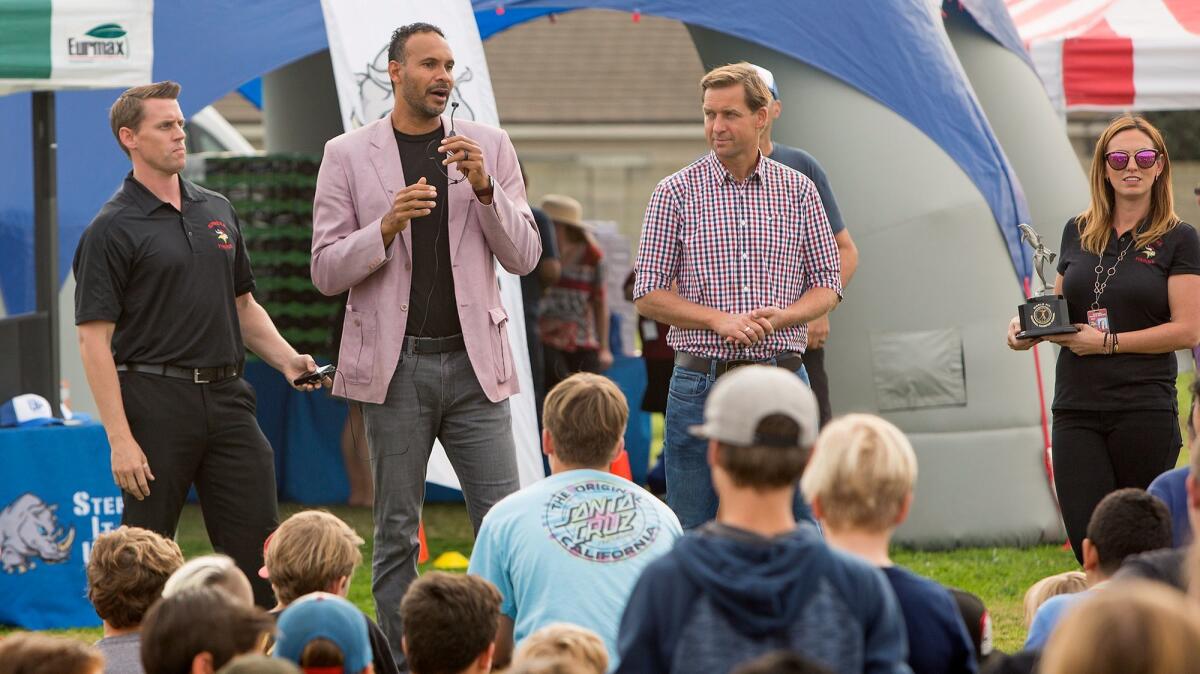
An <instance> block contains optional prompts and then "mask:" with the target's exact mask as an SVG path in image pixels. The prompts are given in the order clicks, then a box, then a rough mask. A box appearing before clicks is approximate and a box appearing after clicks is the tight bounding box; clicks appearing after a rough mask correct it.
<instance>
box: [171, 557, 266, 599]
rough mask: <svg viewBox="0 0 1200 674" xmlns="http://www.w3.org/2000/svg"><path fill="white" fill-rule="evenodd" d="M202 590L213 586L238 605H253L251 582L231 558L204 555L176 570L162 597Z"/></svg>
mask: <svg viewBox="0 0 1200 674" xmlns="http://www.w3.org/2000/svg"><path fill="white" fill-rule="evenodd" d="M199 587H211V588H214V589H216V590H218V591H220V592H223V593H225V596H227V597H230V598H232V599H233V600H234V601H236V602H240V603H244V604H246V605H250V606H252V605H253V604H254V590H253V588H251V587H250V579H249V578H247V577H246V574H245V573H243V572H242V570H241V569H239V568H238V565H237V563H236V562H234V561H233V559H232V558H230V557H229V555H222V554H212V555H201V556H200V557H196V558H195V559H192V560H188V562H187V563H186V564H184V565H183V566H181V567H179V568H178V569H176V570H175V573H172V574H171V577H170V578H168V579H167V582H166V584H165V585H163V591H162V596H163V598H164V599H165V598H167V597H173V596H175V595H177V594H181V593H183V592H186V591H188V590H193V589H196V588H199Z"/></svg>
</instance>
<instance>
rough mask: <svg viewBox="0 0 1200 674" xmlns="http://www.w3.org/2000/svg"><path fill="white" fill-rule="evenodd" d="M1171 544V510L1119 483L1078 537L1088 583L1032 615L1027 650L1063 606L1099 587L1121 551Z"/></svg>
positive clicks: (1041, 643)
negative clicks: (1084, 535)
mask: <svg viewBox="0 0 1200 674" xmlns="http://www.w3.org/2000/svg"><path fill="white" fill-rule="evenodd" d="M1169 547H1171V515H1170V513H1168V512H1167V507H1166V506H1165V505H1163V503H1162V501H1160V500H1158V499H1157V498H1155V497H1153V496H1151V495H1150V494H1148V493H1146V492H1145V491H1143V490H1141V489H1132V488H1130V489H1118V490H1117V491H1114V492H1112V493H1111V494H1109V495H1108V496H1105V497H1104V500H1102V501H1100V504H1099V505H1097V506H1096V510H1095V511H1093V512H1092V519H1091V520H1089V521H1088V527H1087V538H1085V539H1083V570H1084V573H1086V574H1087V584H1088V589H1086V590H1084V591H1083V592H1077V593H1075V594H1060V595H1058V596H1055V597H1051V598H1049V599H1047V600H1046V602H1045V603H1044V604H1042V606H1041V608H1039V609H1038V610H1037V613H1035V614H1034V615H1033V623H1032V624H1030V626H1029V636H1028V637H1026V639H1025V649H1026V650H1037V649H1041V648H1044V647H1045V645H1046V641H1047V640H1048V639H1049V638H1050V633H1051V632H1053V631H1054V628H1055V626H1056V625H1058V622H1059V620H1060V619H1061V618H1062V616H1063V614H1065V613H1066V611H1067V610H1068V609H1069V608H1071V607H1072V606H1074V605H1075V604H1077V603H1079V602H1081V601H1083V600H1084V599H1086V598H1087V597H1088V596H1089V595H1090V594H1091V593H1092V592H1098V591H1100V590H1101V589H1102V588H1103V587H1104V585H1105V583H1107V582H1108V580H1109V579H1110V578H1111V577H1112V576H1113V574H1114V573H1116V572H1117V569H1119V568H1121V563H1122V562H1124V561H1125V558H1126V557H1129V556H1131V555H1136V554H1139V553H1143V552H1149V551H1151V550H1159V549H1162V548H1169Z"/></svg>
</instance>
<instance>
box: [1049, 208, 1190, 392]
mask: <svg viewBox="0 0 1200 674" xmlns="http://www.w3.org/2000/svg"><path fill="white" fill-rule="evenodd" d="M1132 237H1133V233H1132V232H1127V233H1125V234H1124V235H1122V236H1121V237H1119V238H1114V237H1110V238H1109V242H1108V248H1107V249H1105V251H1104V256H1103V261H1102V262H1101V261H1100V256H1098V255H1096V254H1095V253H1091V252H1088V251H1085V250H1083V249H1082V248H1081V247H1080V242H1079V229H1078V227H1077V226H1076V223H1075V219H1074V218H1072V219H1071V220H1069V221H1068V222H1067V225H1066V227H1065V228H1064V229H1063V237H1062V246H1061V248H1060V250H1061V252H1060V253H1059V261H1058V273H1060V274H1062V275H1063V296H1064V297H1066V298H1067V307H1068V310H1069V312H1070V316H1071V322H1072V323H1087V312H1088V309H1089V308H1090V307H1091V305H1092V300H1093V299H1094V298H1095V295H1096V293H1095V283H1096V265H1097V264H1102V265H1103V267H1104V269H1105V270H1106V271H1107V270H1108V268H1109V267H1112V265H1113V263H1114V262H1116V260H1117V256H1118V255H1119V254H1120V252H1121V251H1122V250H1125V248H1126V246H1129V252H1127V253H1126V254H1125V259H1123V260H1122V261H1121V263H1120V264H1119V265H1117V271H1116V273H1115V274H1114V275H1113V276H1112V277H1111V278H1109V280H1108V285H1107V286H1106V287H1105V289H1104V293H1103V294H1102V295H1101V296H1100V307H1101V308H1104V309H1107V310H1108V321H1109V326H1110V329H1111V330H1112V331H1113V332H1115V333H1118V337H1119V336H1120V333H1126V332H1133V331H1135V330H1144V329H1146V328H1152V327H1154V326H1156V325H1162V324H1163V323H1166V322H1168V321H1170V320H1171V306H1170V303H1169V302H1168V298H1167V278H1168V277H1170V276H1174V275H1175V274H1200V238H1197V235H1196V230H1195V229H1193V228H1192V226H1191V225H1189V224H1187V223H1180V224H1179V225H1177V226H1175V227H1173V228H1172V229H1171V230H1170V231H1168V232H1167V233H1166V234H1164V235H1163V236H1162V238H1160V239H1157V240H1156V241H1153V242H1151V243H1150V244H1149V245H1147V246H1144V247H1142V248H1137V247H1135V246H1131V245H1130V243H1131V239H1132ZM1103 279H1104V275H1103V273H1102V274H1101V281H1103ZM1175 376H1176V365H1175V354H1174V353H1117V354H1113V355H1111V356H1104V355H1098V356H1077V355H1075V354H1074V353H1072V352H1071V350H1070V349H1061V350H1060V351H1059V354H1058V366H1057V370H1056V381H1055V386H1054V405H1053V407H1054V409H1063V410H1096V411H1111V410H1127V409H1142V410H1145V409H1154V410H1172V409H1175V405H1176V399H1175Z"/></svg>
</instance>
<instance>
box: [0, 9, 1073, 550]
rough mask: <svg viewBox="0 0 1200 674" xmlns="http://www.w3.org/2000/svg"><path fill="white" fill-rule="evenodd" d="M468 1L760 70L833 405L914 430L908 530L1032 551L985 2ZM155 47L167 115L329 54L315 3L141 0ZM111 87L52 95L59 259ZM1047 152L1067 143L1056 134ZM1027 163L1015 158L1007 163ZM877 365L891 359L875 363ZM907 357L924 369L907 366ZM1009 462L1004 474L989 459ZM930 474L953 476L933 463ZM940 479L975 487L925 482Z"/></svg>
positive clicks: (11, 165)
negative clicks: (805, 199) (802, 241)
mask: <svg viewBox="0 0 1200 674" xmlns="http://www.w3.org/2000/svg"><path fill="white" fill-rule="evenodd" d="M473 5H474V7H475V9H476V20H477V23H478V25H479V29H480V33H481V35H482V36H483V37H484V39H486V38H487V37H488V36H489V35H491V34H493V33H495V32H496V31H498V30H501V29H504V28H507V27H509V26H511V25H515V24H517V23H520V21H521V20H528V19H530V18H534V17H536V16H540V15H543V14H546V13H550V12H556V11H557V12H562V11H570V10H573V9H580V8H585V7H589V8H605V9H612V10H618V11H627V12H631V13H633V12H640V13H644V14H648V15H658V16H663V17H668V18H672V19H677V20H679V21H682V22H684V23H685V24H687V25H688V26H689V29H690V30H691V31H692V34H693V37H694V39H695V40H696V43H697V46H698V49H699V50H700V54H701V59H702V60H704V61H705V62H706V64H711V63H715V62H720V61H728V60H735V59H737V60H740V59H743V58H749V59H750V60H755V61H756V62H759V63H762V64H763V65H766V66H768V67H771V68H772V70H774V71H775V73H776V76H777V78H778V79H779V80H780V81H781V82H782V86H783V88H784V92H785V105H786V110H787V112H786V113H785V119H783V120H781V122H780V124H779V126H778V127H777V128H778V131H779V134H780V137H781V139H782V140H783V141H784V142H788V143H790V144H794V145H802V146H804V147H806V148H808V149H810V150H811V151H813V152H814V154H816V155H817V156H818V158H820V159H821V160H822V162H823V163H825V164H826V168H827V169H828V170H829V173H830V176H831V178H832V179H833V181H834V187H835V190H836V191H837V192H838V194H839V201H840V202H841V203H842V205H843V210H844V212H845V213H846V217H847V221H848V223H849V226H850V228H851V230H852V231H853V232H854V235H855V239H856V241H858V243H859V246H860V249H861V250H862V254H863V265H862V268H861V270H860V272H859V275H858V277H857V278H856V281H855V283H853V284H852V285H851V288H850V292H849V294H848V296H847V301H846V302H845V303H844V304H843V306H842V307H841V308H840V309H839V310H838V312H836V313H835V315H834V330H835V333H836V335H837V337H836V339H835V341H834V342H833V343H832V344H831V348H830V350H829V356H830V370H831V371H833V372H835V373H836V374H837V375H838V378H837V380H836V384H835V390H834V402H835V409H838V410H842V411H845V410H850V409H859V410H868V411H880V412H881V413H884V414H886V415H887V416H889V418H891V419H893V420H895V421H896V422H897V423H899V424H900V425H901V427H902V428H905V430H906V431H908V432H909V433H910V435H912V436H913V438H914V442H915V444H916V445H917V449H918V452H919V454H920V455H921V458H922V459H923V460H924V461H923V484H922V491H921V494H922V496H920V497H919V498H918V507H917V508H916V509H915V511H914V516H913V520H914V524H913V526H912V527H911V529H912V531H913V536H912V537H913V538H916V539H924V540H931V541H945V542H955V541H968V540H977V539H986V538H991V539H995V538H996V537H997V536H1001V537H1007V538H1009V539H1013V540H1021V541H1032V540H1036V539H1038V538H1040V537H1043V536H1047V535H1054V534H1055V532H1056V531H1057V527H1058V524H1057V517H1056V515H1055V513H1054V509H1053V505H1052V501H1051V500H1050V497H1049V495H1048V493H1047V490H1046V488H1045V481H1044V478H1043V476H1042V475H1041V470H1040V467H1041V462H1040V456H1041V452H1042V449H1043V446H1042V445H1043V440H1042V437H1041V419H1042V417H1043V416H1044V412H1045V411H1044V406H1043V405H1039V404H1038V401H1037V396H1036V392H1035V382H1036V381H1037V379H1038V377H1039V376H1040V373H1037V372H1036V371H1034V370H1032V368H1015V367H1011V365H1010V364H1011V363H1012V362H1013V361H1012V360H1011V359H1012V358H1014V357H1016V356H1011V355H1010V354H1007V353H1004V352H1003V350H1002V344H1001V340H1000V338H999V337H998V335H999V333H1000V330H1002V329H1003V325H1004V323H1005V321H1006V320H1007V318H1008V317H1009V316H1011V315H1012V312H1013V307H1014V306H1015V305H1016V304H1018V303H1019V302H1020V301H1021V300H1022V299H1023V295H1022V293H1021V292H1020V288H1021V287H1022V283H1023V281H1024V279H1026V278H1028V277H1029V275H1030V260H1029V255H1028V253H1027V251H1025V250H1023V249H1022V248H1021V246H1020V245H1019V243H1018V241H1019V235H1018V232H1017V228H1016V226H1017V224H1018V223H1020V222H1025V221H1029V220H1030V218H1031V216H1030V213H1031V212H1033V213H1051V214H1053V215H1054V217H1057V214H1058V213H1059V212H1061V211H1062V210H1063V207H1062V206H1061V205H1060V204H1058V203H1057V202H1055V203H1054V205H1053V206H1051V207H1045V206H1039V205H1038V204H1030V203H1027V200H1026V198H1025V196H1024V193H1023V191H1022V188H1021V181H1020V180H1018V178H1017V175H1018V171H1017V170H1014V167H1013V165H1012V164H1011V163H1010V160H1009V158H1008V156H1007V155H1006V150H1008V151H1009V153H1011V154H1018V152H1017V148H1016V147H1015V145H1014V144H1019V143H1020V142H1021V139H1020V134H1011V135H1010V136H1009V137H1008V140H1009V141H1010V144H1009V145H1005V146H1003V147H1002V143H1001V139H1000V138H998V135H997V132H996V131H995V130H994V129H996V128H1001V127H1005V126H1006V125H1009V124H1010V122H1009V121H1007V120H1009V119H1010V118H1012V117H1013V115H1018V116H1019V113H1017V112H1015V110H1016V109H1017V108H1019V107H1022V106H1025V107H1028V105H1029V104H1030V103H1031V101H1029V100H1020V99H1010V100H1007V101H1006V100H1002V99H1003V97H998V98H997V99H994V100H993V99H989V100H991V105H989V106H988V107H987V108H986V109H985V106H984V105H983V104H981V98H980V97H979V96H977V91H976V89H975V88H974V87H973V86H972V79H971V78H970V77H969V75H968V70H965V69H964V66H967V65H968V64H966V63H965V62H964V61H962V60H961V59H960V56H959V54H957V53H956V49H957V48H959V45H960V43H963V44H965V43H966V42H970V41H971V40H977V42H971V44H972V48H973V49H975V50H976V52H979V53H982V52H986V54H987V56H986V58H989V59H992V60H991V61H988V63H989V65H988V69H991V68H993V67H995V68H1004V69H1006V71H1005V72H1007V73H1009V75H1008V76H1006V78H1005V81H1012V82H1016V83H1023V82H1024V81H1025V80H1024V79H1023V78H1026V77H1029V78H1033V81H1035V82H1036V77H1035V76H1034V75H1033V73H1032V70H1031V69H1030V68H1029V66H1028V59H1027V57H1026V55H1025V54H1024V52H1023V51H1022V50H1021V46H1020V43H1019V41H1018V40H1017V39H1016V37H1015V36H1016V33H1015V30H1014V29H1013V28H1012V25H1011V22H1010V21H1009V20H1008V18H1007V14H1006V13H1005V10H1004V7H1003V4H1002V2H1001V0H963V1H962V2H957V1H954V0H950V1H947V2H945V3H944V7H943V5H942V3H940V2H938V1H937V0H895V1H893V2H887V3H880V2H875V1H874V0H846V1H844V2H836V3H829V2H817V1H816V0H804V1H800V2H797V1H794V0H776V1H773V2H761V1H754V0H730V1H729V2H726V3H723V4H722V5H720V6H719V7H718V6H713V5H710V4H706V3H692V2H680V1H679V0H638V1H633V0H607V1H593V2H585V1H576V2H571V1H563V0H559V1H557V2H539V1H537V0H529V1H516V2H506V3H504V2H498V1H497V0H478V1H476V2H474V3H473ZM943 12H944V13H945V14H946V16H945V17H943ZM944 21H953V22H957V23H956V25H957V26H959V28H958V29H959V30H961V31H962V32H965V33H968V34H969V35H970V36H971V37H970V40H960V39H957V38H956V39H955V40H954V41H952V39H951V38H952V37H953V35H952V34H948V32H947V24H946V23H944ZM154 40H155V44H156V46H157V49H156V60H155V64H154V72H153V79H156V80H158V79H175V80H179V81H181V82H183V84H184V91H183V95H182V98H181V100H180V103H181V105H182V107H183V110H184V113H185V114H191V113H193V112H195V111H196V110H199V109H200V108H201V107H203V106H204V105H207V104H209V103H210V102H212V101H213V100H215V99H216V98H218V97H220V96H221V95H223V94H225V93H226V92H228V91H231V90H233V89H235V88H237V87H238V86H240V85H242V84H244V83H246V82H248V81H250V80H253V79H254V78H256V77H258V76H259V75H261V74H263V73H266V72H269V71H271V70H273V69H275V68H277V67H279V66H282V65H284V64H287V63H290V62H292V61H295V60H297V59H299V58H301V57H303V56H306V55H308V54H311V53H314V52H316V51H319V50H322V49H325V48H326V47H327V38H326V32H325V28H324V25H323V21H322V14H321V7H320V3H319V1H318V0H302V1H300V2H297V1H295V0H262V1H260V2H254V3H243V2H234V1H232V0H215V1H212V2H205V3H187V2H183V1H182V0H160V2H158V3H157V5H156V7H155V21H154ZM980 42H981V43H983V44H982V45H981V44H980ZM980 58H981V59H982V58H984V57H980ZM968 69H969V68H968ZM989 72H990V70H989ZM1022 86H1023V84H1022ZM113 93H114V92H112V91H106V92H70V93H65V94H62V95H61V96H60V101H61V105H60V106H59V119H60V122H61V123H60V124H59V131H60V133H59V138H60V143H59V145H60V150H59V152H60V157H61V162H60V165H59V170H58V180H59V183H60V184H61V185H69V186H70V189H69V191H68V192H67V193H66V194H65V195H64V197H63V198H62V199H61V201H60V212H61V214H62V215H61V217H62V238H61V246H60V250H59V264H60V269H62V270H66V269H67V268H68V266H67V263H68V262H69V260H70V257H71V255H72V253H73V251H74V247H75V245H76V242H77V241H78V238H79V234H80V233H81V232H82V230H83V228H84V227H85V226H86V225H87V223H88V222H89V221H90V220H91V218H92V216H93V215H94V213H95V212H96V210H97V209H98V208H99V206H100V205H101V204H102V203H103V202H104V200H105V199H106V198H107V197H108V196H109V195H110V194H111V193H112V191H113V190H114V189H115V187H116V185H117V184H118V183H119V181H120V179H121V176H122V175H123V173H124V171H125V170H126V169H125V160H124V158H123V157H122V156H121V155H120V154H119V153H117V152H114V151H113V150H112V148H111V145H110V144H111V143H112V139H111V134H110V132H109V131H108V129H107V125H106V118H105V113H106V111H107V108H108V106H109V105H110V104H111V101H112V98H113ZM1026 94H1027V92H1026V90H1024V89H1022V90H1021V96H1025V95H1026ZM1039 95H1040V96H1041V97H1042V98H1043V99H1044V97H1045V94H1044V93H1040V94H1039ZM1032 105H1033V107H1035V108H1036V107H1037V106H1038V105H1040V103H1039V102H1038V101H1032ZM27 109H28V99H27V98H26V97H25V96H23V95H13V96H6V97H0V123H2V124H3V125H4V127H5V128H6V130H8V131H9V133H6V134H5V136H4V139H3V140H2V141H0V152H3V155H4V156H5V157H6V158H7V159H8V161H7V163H5V164H4V165H3V168H0V185H4V188H3V190H2V191H0V242H2V243H5V244H7V246H6V248H7V249H9V250H12V251H14V253H15V254H13V255H11V256H10V260H13V261H15V262H16V263H15V264H10V265H5V266H4V267H0V283H2V284H3V294H4V299H5V302H6V304H7V306H8V310H9V312H10V313H15V312H19V311H28V310H29V309H30V308H32V305H33V302H32V293H31V292H30V284H29V283H28V281H27V280H24V279H25V278H27V277H28V269H27V268H22V265H21V264H20V262H21V261H22V260H25V259H28V255H23V254H20V253H18V252H17V251H26V250H28V242H27V240H26V238H25V237H26V232H28V231H29V229H30V227H31V222H32V216H31V214H32V207H31V200H30V199H29V195H30V194H31V192H32V190H31V180H30V176H29V173H28V171H27V170H26V169H25V168H24V167H26V166H28V165H29V161H30V159H29V158H30V148H29V145H28V144H27V143H25V142H23V141H22V140H21V139H22V138H27V137H28V134H27V133H25V132H23V131H22V129H27V128H28V119H27V114H25V111H27ZM1022 119H1023V120H1024V121H1023V122H1022V123H1023V124H1026V125H1028V123H1030V120H1028V119H1025V118H1022ZM502 121H503V120H502ZM698 121H699V120H698ZM1032 123H1033V124H1035V125H1037V128H1038V129H1051V130H1053V127H1052V125H1053V124H1054V123H1056V122H1055V120H1054V119H1053V116H1051V117H1050V118H1048V119H1043V118H1042V117H1037V119H1035V120H1032ZM1047 125H1051V126H1047ZM1039 133H1040V132H1039ZM1042 135H1043V136H1047V137H1049V136H1053V135H1054V134H1053V133H1050V132H1047V133H1042ZM1058 142H1059V143H1060V144H1061V145H1062V146H1064V147H1065V146H1066V140H1065V138H1062V139H1061V140H1060V141H1058ZM1028 165H1029V164H1026V165H1023V166H1020V167H1018V168H1019V169H1020V171H1021V172H1024V171H1026V170H1027V167H1028ZM1064 167H1065V165H1059V168H1064ZM1074 170H1075V171H1078V167H1077V166H1076V167H1075V169H1074ZM1029 175H1030V176H1033V175H1034V174H1032V173H1031V174H1029ZM1038 175H1040V174H1038ZM1026 182H1027V183H1028V180H1027V181H1026ZM1047 198H1048V199H1050V198H1049V197H1047ZM1050 200H1051V201H1053V200H1052V199H1050ZM1075 206H1076V207H1078V206H1079V204H1076V205H1075ZM1040 217H1041V215H1039V218H1040ZM1035 225H1037V226H1039V227H1045V229H1044V230H1043V233H1044V234H1046V233H1049V234H1051V240H1053V238H1054V233H1055V232H1056V231H1057V228H1058V227H1059V226H1060V225H1058V224H1057V223H1051V222H1049V221H1047V222H1041V221H1040V220H1038V221H1035ZM1014 281H1016V283H1014ZM922 340H923V341H922ZM921 343H929V344H933V345H934V346H936V348H935V349H932V351H934V352H935V353H936V354H937V358H936V359H934V360H933V361H930V360H922V359H919V358H918V359H915V360H913V359H912V354H913V353H918V354H919V353H921V352H922V351H921V350H919V349H915V348H914V347H915V346H916V345H919V344H921ZM1005 359H1007V360H1005ZM906 360H907V361H908V362H907V363H904V361H906ZM893 361H900V362H902V364H907V365H908V366H909V367H907V368H894V367H891V366H892V365H894V362H893ZM935 361H936V362H935ZM955 363H957V365H955ZM926 365H927V366H929V367H928V369H930V370H931V371H935V372H933V374H932V375H930V373H929V372H922V371H921V370H922V368H923V367H924V366H926ZM967 373H970V374H971V377H968V376H967ZM905 405H908V406H907V407H906V406H905ZM960 450H961V451H960ZM1017 450H1019V453H1018V451H1017ZM981 462H982V463H981ZM1010 464H1011V465H1015V466H1018V468H1014V469H1012V470H1000V471H999V472H996V471H995V470H993V469H996V468H1004V467H1005V466H1009V465H1010ZM941 465H945V466H952V467H953V468H952V469H950V470H949V472H947V471H944V470H941V469H939V466H941ZM980 466H984V470H993V474H994V476H995V479H993V480H990V481H989V482H990V486H989V485H980V484H979V482H982V480H979V479H978V478H977V477H975V473H976V471H977V470H978V469H979V467H980ZM1029 466H1032V468H1030V467H1029ZM931 476H933V477H932V478H931ZM943 482H944V484H945V485H951V484H959V485H967V486H969V487H973V488H970V489H965V490H963V489H959V488H958V487H955V488H953V489H949V490H948V491H945V490H943V486H944V485H943ZM981 487H987V488H982V489H981ZM943 492H944V493H943ZM944 494H950V495H955V496H958V495H962V496H964V497H965V498H966V499H967V500H968V501H973V502H974V503H975V506H974V507H975V509H977V510H980V511H982V512H986V513H991V516H989V517H983V518H982V520H980V519H979V518H973V517H972V514H973V513H972V512H970V508H968V509H964V508H963V507H962V506H961V504H959V503H955V508H957V509H958V510H959V512H960V513H963V514H961V515H960V516H959V517H958V518H957V519H961V520H964V521H968V522H969V521H982V522H983V524H982V525H981V526H980V527H979V530H978V531H975V530H963V529H962V528H960V527H958V526H949V525H947V520H946V519H945V518H942V517H940V516H939V514H938V512H939V511H944V510H945V509H944V508H942V507H941V501H942V500H944V499H943V495H944ZM1014 495H1015V496H1014ZM926 506H927V507H926ZM927 510H928V512H927ZM951 524H952V523H951Z"/></svg>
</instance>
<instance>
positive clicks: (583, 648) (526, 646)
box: [514, 623, 608, 674]
mask: <svg viewBox="0 0 1200 674" xmlns="http://www.w3.org/2000/svg"><path fill="white" fill-rule="evenodd" d="M535 658H566V659H568V660H571V661H573V662H575V663H576V664H578V665H580V666H581V667H582V668H584V669H586V670H588V671H590V672H592V673H593V674H604V673H605V672H607V671H608V650H607V649H606V648H605V646H604V640H602V639H601V638H600V636H599V635H598V634H596V633H595V632H593V631H591V630H589V629H587V628H585V627H580V626H579V625H573V624H571V623H551V624H549V625H546V626H545V627H543V628H541V629H539V630H537V631H536V632H534V633H533V634H530V635H529V636H528V637H526V638H525V640H524V641H522V642H521V647H520V648H518V649H517V653H516V657H515V658H514V662H516V663H518V664H519V663H521V662H524V661H526V660H533V659H535Z"/></svg>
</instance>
